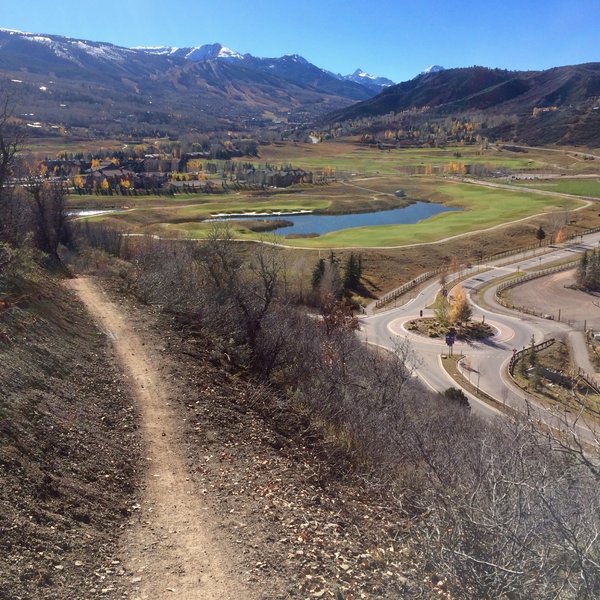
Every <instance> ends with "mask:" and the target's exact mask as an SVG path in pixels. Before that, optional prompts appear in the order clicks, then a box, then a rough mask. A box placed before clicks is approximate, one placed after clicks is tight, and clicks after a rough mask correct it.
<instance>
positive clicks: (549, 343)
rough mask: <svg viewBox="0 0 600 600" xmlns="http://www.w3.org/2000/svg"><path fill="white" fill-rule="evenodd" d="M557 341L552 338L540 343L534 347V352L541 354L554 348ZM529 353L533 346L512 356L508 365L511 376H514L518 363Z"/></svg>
mask: <svg viewBox="0 0 600 600" xmlns="http://www.w3.org/2000/svg"><path fill="white" fill-rule="evenodd" d="M555 341H556V340H555V339H554V338H550V339H549V340H546V341H545V342H540V343H539V344H535V345H534V346H533V351H534V352H540V350H545V349H546V348H548V347H550V346H552V344H554V342H555ZM527 352H531V346H529V348H523V350H518V351H517V352H515V353H514V354H513V355H512V356H511V358H510V362H509V363H508V372H509V373H510V374H511V376H512V375H514V372H515V365H516V364H517V361H518V360H519V359H520V358H521V357H522V356H523V355H524V354H526V353H527Z"/></svg>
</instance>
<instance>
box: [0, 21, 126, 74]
mask: <svg viewBox="0 0 600 600" xmlns="http://www.w3.org/2000/svg"><path fill="white" fill-rule="evenodd" d="M0 33H1V34H4V35H3V36H2V37H4V38H6V39H5V41H4V43H1V42H0V49H1V48H3V47H4V46H6V44H7V43H8V42H12V43H23V42H24V43H25V44H30V50H31V52H32V54H33V56H35V55H36V50H35V47H36V46H40V45H41V46H44V47H46V48H47V49H48V50H50V51H51V52H52V53H53V54H54V55H55V56H56V57H57V58H59V59H62V60H66V61H69V62H71V63H74V64H75V65H77V66H79V67H83V66H84V63H85V62H86V59H87V58H93V59H97V60H104V61H116V62H124V61H126V60H127V59H128V58H131V56H132V55H134V54H135V51H134V50H131V49H129V48H122V47H120V46H115V45H113V44H109V43H104V42H91V41H88V40H78V39H74V38H70V37H64V36H58V35H40V34H36V33H28V32H25V31H16V30H14V29H1V28H0Z"/></svg>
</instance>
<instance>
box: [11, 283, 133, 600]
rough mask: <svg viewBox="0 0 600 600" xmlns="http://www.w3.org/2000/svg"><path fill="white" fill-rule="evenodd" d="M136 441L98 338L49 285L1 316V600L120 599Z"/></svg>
mask: <svg viewBox="0 0 600 600" xmlns="http://www.w3.org/2000/svg"><path fill="white" fill-rule="evenodd" d="M139 463H140V459H139V434H138V431H137V426H136V417H135V410H134V406H133V402H132V400H131V398H130V396H129V394H128V393H127V384H126V381H125V380H124V378H123V377H122V375H121V373H120V371H119V370H118V369H117V367H116V366H115V363H114V357H113V356H112V351H111V349H110V347H109V345H108V343H107V340H106V337H105V335H104V333H102V332H101V331H99V330H98V329H97V327H96V326H95V324H94V323H93V322H92V321H91V319H90V318H89V316H88V315H87V313H86V312H85V311H84V310H83V308H82V307H81V305H80V304H79V303H76V302H74V301H72V300H71V299H69V298H68V296H67V294H66V293H65V291H64V290H62V288H61V287H60V286H58V285H55V284H53V283H52V282H50V281H46V282H44V283H43V285H38V286H34V287H32V288H31V289H29V290H27V296H26V297H25V298H24V299H22V300H21V302H20V304H19V305H18V306H12V307H10V308H7V309H6V310H3V311H2V312H0V540H1V543H0V598H7V599H9V598H10V599H11V600H12V599H38V598H39V599H44V600H52V599H56V600H67V599H68V600H73V599H79V598H96V597H97V598H120V597H121V594H122V592H123V590H124V585H123V584H124V583H125V581H124V580H123V577H122V575H120V573H123V568H122V565H121V563H120V562H119V559H118V557H117V548H116V544H117V537H118V533H117V532H119V531H120V528H121V527H123V526H125V524H126V522H127V520H128V518H130V515H132V514H133V513H134V512H135V511H134V509H133V507H134V506H135V504H136V503H137V501H138V499H137V497H136V482H137V479H138V473H137V469H138V465H139Z"/></svg>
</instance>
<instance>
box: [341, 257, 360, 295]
mask: <svg viewBox="0 0 600 600" xmlns="http://www.w3.org/2000/svg"><path fill="white" fill-rule="evenodd" d="M360 276H361V263H360V257H358V258H357V257H356V256H355V255H354V253H353V252H351V253H350V256H349V257H348V260H347V261H346V265H345V267H344V289H346V290H353V289H356V288H357V287H358V286H359V284H360Z"/></svg>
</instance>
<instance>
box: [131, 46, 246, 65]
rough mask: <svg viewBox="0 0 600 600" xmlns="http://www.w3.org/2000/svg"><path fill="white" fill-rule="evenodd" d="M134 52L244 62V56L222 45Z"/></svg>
mask: <svg viewBox="0 0 600 600" xmlns="http://www.w3.org/2000/svg"><path fill="white" fill-rule="evenodd" d="M133 50H139V51H141V52H146V53H147V54H158V55H162V56H165V55H166V56H175V57H178V58H186V59H188V60H196V61H202V60H212V59H215V58H224V59H234V60H243V59H244V56H243V55H242V54H240V53H239V52H236V51H235V50H232V49H231V48H227V47H226V46H223V45H222V44H218V43H216V44H203V45H202V46H189V47H187V48H179V47H177V46H136V47H135V48H133Z"/></svg>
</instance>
